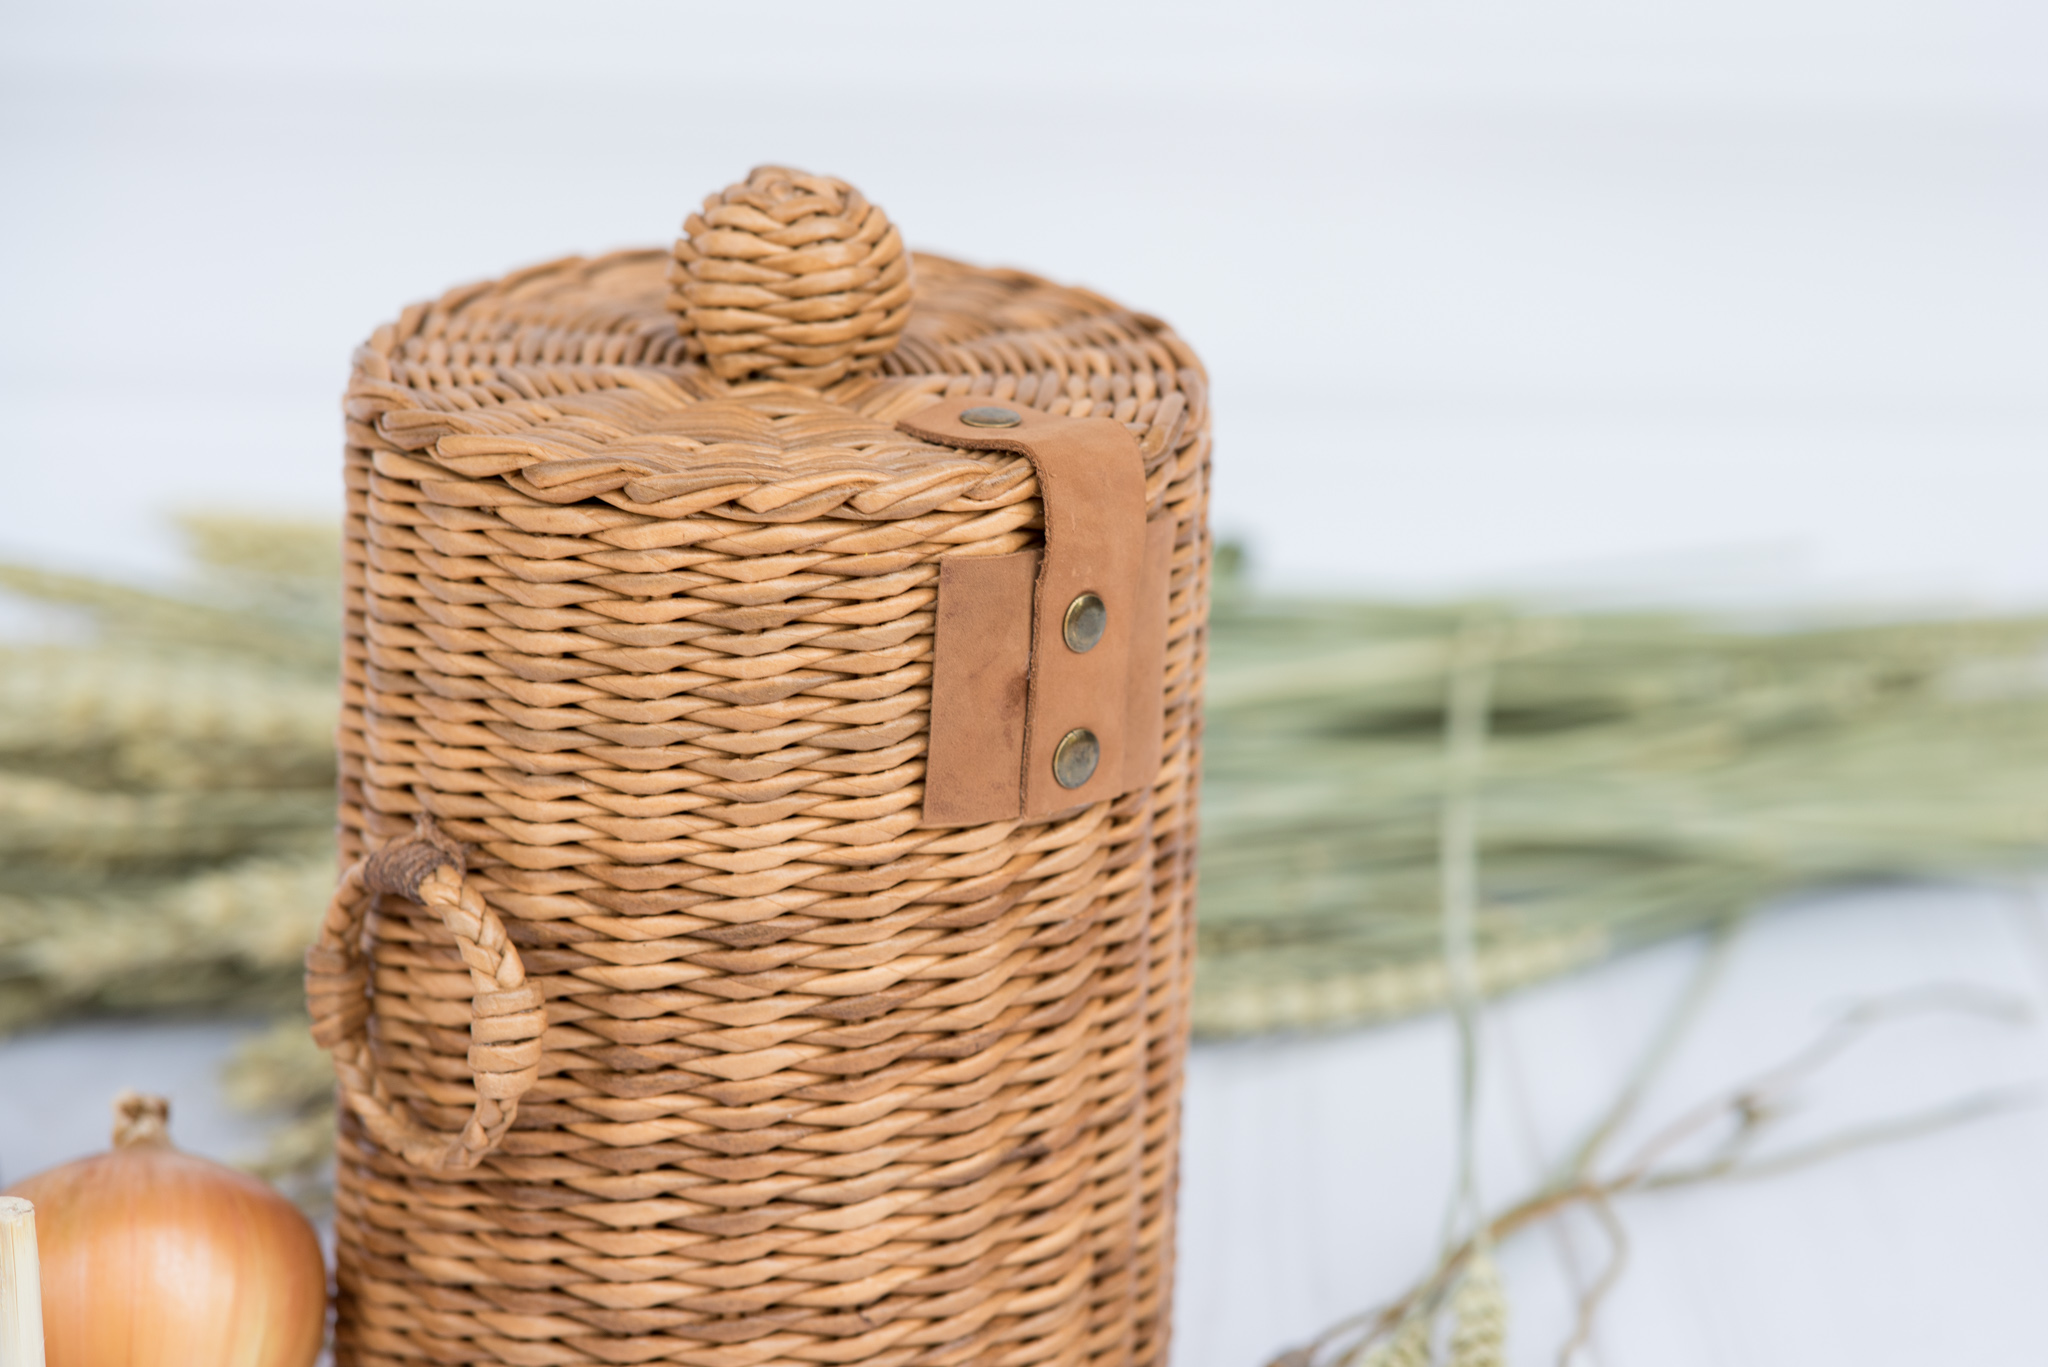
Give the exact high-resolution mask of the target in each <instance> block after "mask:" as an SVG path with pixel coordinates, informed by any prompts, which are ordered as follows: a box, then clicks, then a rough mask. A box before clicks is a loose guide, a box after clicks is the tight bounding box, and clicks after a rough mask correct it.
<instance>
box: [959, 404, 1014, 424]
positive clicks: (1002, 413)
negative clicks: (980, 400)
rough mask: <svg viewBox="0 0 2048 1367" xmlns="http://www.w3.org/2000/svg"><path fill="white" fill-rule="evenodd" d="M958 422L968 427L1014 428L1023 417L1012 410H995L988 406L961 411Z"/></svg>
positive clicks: (991, 405)
mask: <svg viewBox="0 0 2048 1367" xmlns="http://www.w3.org/2000/svg"><path fill="white" fill-rule="evenodd" d="M960 421H962V422H964V423H966V424H967V425H968V426H969V427H1015V426H1016V425H1017V424H1018V423H1020V422H1023V421H1024V416H1023V414H1021V413H1019V412H1018V411H1017V410H1016V409H1014V408H997V407H995V406H994V405H993V404H990V405H985V406H983V407H980V408H964V409H962V410H961V411H960Z"/></svg>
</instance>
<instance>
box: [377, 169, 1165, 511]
mask: <svg viewBox="0 0 2048 1367" xmlns="http://www.w3.org/2000/svg"><path fill="white" fill-rule="evenodd" d="M956 394H986V395H989V396H991V397H993V398H998V399H1002V400H1007V401H1012V402H1016V403H1022V404H1026V405H1030V406H1032V407H1035V408H1039V409H1042V410H1045V411H1047V412H1050V413H1054V414H1060V415H1066V416H1074V417H1085V416H1097V417H1112V418H1115V419H1116V420H1118V421H1120V422H1123V423H1125V424H1126V425H1127V426H1129V427H1130V428H1131V430H1132V431H1133V432H1134V433H1135V434H1136V435H1137V437H1138V439H1139V444H1140V448H1141V450H1142V451H1143V453H1144V457H1145V462H1146V471H1147V476H1148V478H1147V486H1148V495H1149V498H1150V500H1151V501H1154V502H1156V500H1157V499H1158V498H1159V497H1161V496H1162V494H1163V493H1164V491H1165V489H1166V487H1167V484H1168V481H1167V479H1166V478H1165V477H1164V473H1165V472H1164V467H1165V466H1166V465H1168V464H1169V463H1170V457H1172V456H1173V454H1174V453H1175V452H1176V451H1180V450H1183V449H1185V448H1186V447H1188V446H1189V445H1190V444H1191V443H1193V442H1194V441H1195V439H1196V437H1197V434H1199V433H1200V432H1202V431H1203V429H1204V427H1205V422H1204V417H1205V414H1204V408H1205V394H1206V384H1205V381H1204V377H1203V372H1202V368H1201V364H1200V362H1199V361H1197V360H1196V358H1195V355H1194V353H1193V352H1192V351H1191V350H1190V349H1189V348H1188V347H1187V345H1186V344H1185V343H1183V342H1182V341H1181V340H1180V338H1179V337H1177V336H1175V335H1174V333H1173V332H1172V330H1171V329H1169V328H1168V327H1167V326H1166V325H1165V324H1164V323H1162V322H1160V321H1159V320H1158V319H1156V318H1152V317H1149V316H1146V315H1144V314H1141V313H1136V312H1133V311H1131V310H1129V309H1126V308H1123V307H1121V306H1120V305H1117V304H1115V303H1113V302H1111V301H1110V300H1108V299H1105V298H1103V297H1102V296H1100V295H1097V294H1094V293H1092V292H1090V291H1088V290H1084V289H1077V288H1073V287H1068V286H1060V285H1054V284H1051V283H1049V282H1047V281H1045V280H1042V279H1040V278H1038V277H1036V276H1033V275H1028V274H1025V273H1024V272H1021V271H1014V270H983V269H977V268H974V267H971V266H966V265H962V264H961V263H959V262H956V261H950V260H947V259H945V258H942V257H937V256H930V255H924V254H916V253H909V252H906V251H905V249H904V247H903V245H902V241H901V238H900V236H899V234H898V233H897V231H896V229H895V228H894V227H893V226H892V225H891V224H890V223H889V221H888V218H887V216H886V215H885V214H883V212H882V211H881V209H880V208H879V207H878V206H876V205H874V204H872V203H870V202H868V201H867V200H866V199H865V198H864V197H863V196H862V195H861V194H860V193H859V192H858V191H857V190H855V189H853V187H851V186H849V185H847V184H846V183H845V182H844V181H840V180H835V179H831V178H828V177H821V176H811V175H805V174H803V173H800V172H796V171H791V170H787V169H784V168H779V167H762V168H759V169H757V170H756V171H754V172H753V174H752V175H750V176H749V177H748V178H747V179H746V180H745V181H743V182H740V183H738V184H736V185H733V186H731V187H729V188H727V189H726V190H724V191H721V192H720V193H718V194H715V195H712V196H711V197H710V198H708V199H707V200H705V202H704V207H703V208H702V210H700V211H699V212H697V213H694V214H692V215H690V217H689V218H688V220H687V221H686V223H685V225H684V235H683V237H682V238H681V239H680V240H679V241H678V242H677V243H676V245H675V247H674V249H673V251H627V252H620V253H615V254H612V255H608V256H602V257H597V258H591V259H585V258H573V257H572V258H568V259H564V260H560V261H555V262H551V263H548V264H545V265H541V266H535V267H532V268H530V269H527V270H524V271H520V272H518V273H516V274H513V275H509V276H507V277H505V278H503V279H501V280H496V281H491V282H488V283H485V284H480V285H473V286H468V287H464V288H460V289H456V290H453V291H450V292H449V293H448V294H446V295H444V296H442V297H441V298H440V299H438V300H435V301H434V302H432V303H429V304H420V305H415V306H413V307H412V308H409V309H407V310H406V311H405V313H404V314H403V315H402V316H401V317H400V318H399V320H398V321H397V322H396V323H393V324H390V325H387V326H385V327H383V328H380V329H378V331H377V332H376V334H375V335H374V336H373V337H372V338H371V339H370V341H369V342H368V343H366V344H365V345H364V346H363V347H362V348H361V349H359V351H358V352H357V355H356V364H355V375H354V377H353V380H352V383H351V385H350V388H349V392H348V398H347V413H348V416H349V419H350V420H351V421H352V422H356V423H363V424H367V425H371V426H374V428H375V429H376V431H377V433H378V434H379V435H380V436H381V437H382V438H383V441H384V442H386V443H389V444H391V445H395V446H397V447H399V448H401V449H403V450H407V451H413V452H419V453H422V454H424V455H426V456H428V457H429V458H431V459H432V460H433V461H435V462H437V463H438V464H439V465H440V466H442V467H443V468H445V469H446V470H448V471H449V472H450V473H451V474H453V475H456V476H460V477H463V478H466V479H471V480H475V479H485V480H490V479H496V480H500V481H502V482H503V483H504V484H505V485H507V486H510V487H511V488H512V489H514V490H516V491H517V492H518V493H519V494H521V495H524V496H526V497H527V498H530V499H533V500H536V501H538V502H540V503H548V504H587V505H588V506H591V507H597V506H600V505H609V509H610V510H611V511H610V512H609V513H608V514H606V515H605V520H606V521H607V522H608V523H611V522H612V521H613V519H616V523H615V526H616V529H617V534H619V535H622V536H625V537H627V538H630V537H631V531H630V529H631V528H632V527H633V526H635V525H645V524H648V523H651V522H657V521H658V522H667V523H673V522H674V520H675V519H679V518H686V517H692V515H698V514H701V515H704V516H705V517H708V518H711V519H715V520H725V519H730V520H731V521H734V522H740V523H812V524H816V523H819V522H820V521H821V520H822V521H824V522H828V523H841V524H845V523H849V522H851V523H860V522H877V521H896V520H901V519H906V518H915V517H919V516H921V515H923V514H925V513H927V512H931V511H933V510H936V509H941V508H946V509H950V510H953V511H964V510H969V509H973V508H977V507H988V506H992V505H998V504H1010V503H1014V502H1016V501H1018V500H1020V499H1023V498H1029V497H1032V496H1034V495H1035V493H1036V486H1035V481H1034V477H1033V475H1032V472H1031V468H1030V466H1029V464H1028V462H1026V461H1025V460H1024V459H1023V458H1021V457H1018V456H1014V455H1005V454H1000V453H990V452H970V451H960V450H953V449H950V448H945V447H940V446H935V445H931V444H929V443H925V442H921V441H918V440H916V439H913V438H910V437H907V436H905V435H904V434H902V433H901V432H899V431H898V430H897V429H896V427H895V423H896V421H897V420H898V419H899V418H902V417H904V416H906V415H908V414H910V413H914V412H916V411H917V410H918V409H919V408H922V407H925V406H927V405H928V404H930V403H931V402H932V401H933V400H934V399H936V398H939V397H942V396H947V395H956ZM522 501H523V500H522ZM693 520H694V521H702V519H701V518H693ZM538 529H539V528H537V530H538ZM584 529H587V520H586V522H585V527H584ZM648 534H649V535H650V536H655V537H658V536H659V535H660V533H658V532H655V531H653V530H652V529H650V531H649V533H648ZM621 544H624V543H623V542H622V543H621ZM647 544H650V545H653V544H676V543H675V542H673V541H667V542H664V541H660V540H650V541H648V542H647Z"/></svg>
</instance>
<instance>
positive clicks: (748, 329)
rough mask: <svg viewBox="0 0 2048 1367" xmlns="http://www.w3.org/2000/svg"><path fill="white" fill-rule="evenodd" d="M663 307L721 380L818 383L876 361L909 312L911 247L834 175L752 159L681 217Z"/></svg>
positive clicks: (820, 386)
mask: <svg viewBox="0 0 2048 1367" xmlns="http://www.w3.org/2000/svg"><path fill="white" fill-rule="evenodd" d="M675 257H676V259H675V264H674V266H672V267H671V268H670V270H669V285H670V290H669V298H668V304H669V308H670V309H671V310H673V311H674V312H675V313H676V315H677V319H678V322H679V324H680V326H681V327H682V329H683V331H684V332H685V333H686V334H687V335H688V336H689V339H690V349H691V352H692V354H693V355H694V356H697V357H699V358H701V359H702V360H703V362H704V364H705V365H706V366H708V367H709V368H710V370H711V373H712V374H714V375H716V376H718V377H719V378H720V379H722V380H749V379H757V378H758V379H768V380H781V381H785V382H787V383H791V384H801V385H806V386H809V387H810V388H812V389H823V388H825V387H826V386H828V385H831V384H834V383H837V382H838V381H839V380H842V379H844V378H846V377H847V376H849V375H859V374H863V373H865V372H868V371H872V370H874V369H875V368H876V367H877V366H879V365H880V364H881V361H882V357H883V356H885V355H887V354H888V352H889V351H890V349H891V348H893V347H894V346H895V345H896V338H897V336H898V335H899V334H900V333H901V332H902V331H903V325H904V323H905V322H907V321H908V320H909V318H910V289H911V285H910V255H909V253H907V252H905V251H904V250H903V238H902V236H901V235H900V234H899V233H898V232H897V231H896V226H895V225H894V224H893V223H891V222H890V221H889V216H888V215H887V214H885V213H883V212H882V209H881V206H880V205H877V204H871V203H869V202H868V200H867V199H866V198H865V197H864V196H863V195H862V194H861V192H860V191H858V190H856V189H854V188H853V187H852V186H851V185H848V184H847V183H846V182H845V181H843V180H839V179H836V178H835V177H832V176H813V175H807V174H805V173H804V172H802V171H792V170H790V169H789V168H788V167H786V166H757V167H755V168H754V170H753V173H752V174H750V175H749V176H748V177H747V178H746V179H745V180H743V181H740V182H739V183H738V184H735V185H729V186H727V187H726V188H725V189H723V190H720V191H719V192H718V193H717V194H715V195H712V196H711V197H710V198H708V199H706V200H705V201H704V207H703V208H702V209H701V210H699V211H698V212H696V213H693V214H691V215H690V216H689V218H688V219H686V220H685V221H684V223H683V235H682V237H680V238H678V239H677V240H676V250H675Z"/></svg>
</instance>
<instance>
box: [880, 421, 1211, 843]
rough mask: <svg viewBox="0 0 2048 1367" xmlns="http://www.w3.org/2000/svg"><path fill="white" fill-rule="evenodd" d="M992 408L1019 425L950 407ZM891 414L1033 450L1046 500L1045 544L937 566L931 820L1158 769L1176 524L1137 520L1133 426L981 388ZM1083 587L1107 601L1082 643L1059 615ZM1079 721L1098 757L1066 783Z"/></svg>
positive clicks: (1120, 787) (947, 437) (996, 811)
mask: <svg viewBox="0 0 2048 1367" xmlns="http://www.w3.org/2000/svg"><path fill="white" fill-rule="evenodd" d="M990 407H994V408H1003V409H1008V410H1009V411H1011V412H1013V413H1015V414H1017V415H1018V418H1019V421H1018V423H1017V424H1016V425H1014V426H1009V427H982V426H975V425H971V424H968V423H965V422H962V421H961V420H960V414H961V413H962V412H964V411H965V410H968V409H973V408H990ZM897 425H898V426H899V427H900V428H901V429H902V430H903V431H905V432H908V433H910V434H911V435H913V436H916V437H920V438H923V439H924V440H926V441H934V442H939V443H942V444H944V445H947V446H954V447H962V448H966V449H970V450H994V451H1015V452H1017V453H1019V454H1021V455H1023V456H1025V457H1027V458H1028V459H1029V460H1030V461H1031V464H1032V466H1033V468H1034V469H1035V470H1036V472H1037V474H1038V487H1039V496H1040V500H1041V502H1042V503H1043V505H1044V509H1045V548H1044V550H1043V551H1042V552H1041V551H1024V552H1019V553H1017V554H1015V555H1007V556H995V557H983V558H970V559H961V558H955V559H949V560H947V561H945V562H944V563H943V565H942V567H941V569H940V573H939V605H938V616H937V624H936V627H935V635H936V642H935V647H934V650H935V661H934V665H933V670H932V721H931V750H930V753H929V755H928V756H927V760H926V772H925V810H924V821H925V824H926V825H933V826H953V825H971V824H979V823H981V822H987V821H1005V820H1016V819H1018V818H1020V817H1021V818H1023V819H1026V820H1036V819H1039V818H1042V817H1046V816H1050V815H1052V814H1054V813H1056V812H1060V811H1064V810H1067V809H1069V808H1072V807H1077V806H1082V805H1085V804H1087V803H1091V802H1100V801H1103V800H1105V799H1108V798H1113V797H1117V796H1120V795H1121V794H1123V793H1126V792H1129V791H1130V790H1131V789H1133V788H1135V787H1139V786H1142V785H1144V784H1147V783H1150V782H1152V781H1153V780H1154V778H1155V777H1156V776H1157V773H1158V768H1159V750H1160V733H1161V729H1162V726H1163V719H1164V697H1163V691H1162V690H1163V686H1164V673H1165V648H1166V640H1165V635H1166V589H1167V570H1168V566H1169V564H1170V560H1171V555H1172V533H1171V524H1170V523H1169V522H1167V521H1166V520H1165V519H1160V520H1159V521H1158V522H1157V523H1156V524H1152V525H1148V524H1147V523H1146V521H1145V473H1144V459H1143V456H1142V455H1141V454H1140V453H1139V450H1138V443H1137V439H1136V438H1134V437H1133V436H1132V435H1131V434H1130V432H1129V431H1128V430H1127V429H1126V428H1125V427H1124V426H1123V425H1122V424H1121V423H1118V422H1114V421H1112V420H1110V419H1108V418H1063V417H1054V416H1053V415H1051V414H1049V413H1042V412H1039V411H1038V410H1036V409H1032V408H1026V407H1023V406H1021V405H1019V404H1017V403H1014V402H1009V401H996V400H990V399H987V398H975V397H956V398H950V399H943V400H941V401H939V402H938V403H936V404H933V405H932V406H931V407H930V408H927V409H924V410H922V411H920V412H918V413H916V414H914V415H912V416H911V417H909V418H906V419H904V420H903V421H902V422H900V423H898V424H897ZM1086 593H1093V594H1094V595H1096V596H1097V597H1099V598H1100V599H1101V600H1102V602H1103V606H1104V608H1105V610H1106V621H1107V625H1106V628H1105V630H1104V631H1103V633H1102V637H1101V639H1100V640H1099V641H1098V642H1097V643H1096V644H1095V645H1094V646H1093V647H1092V648H1091V649H1088V650H1086V651H1078V650H1074V649H1072V648H1070V647H1069V646H1068V644H1067V642H1066V638H1065V630H1064V627H1065V622H1066V618H1067V613H1068V610H1069V608H1070V606H1071V605H1072V604H1073V603H1074V602H1075V600H1076V599H1077V598H1079V597H1080V596H1081V595H1083V594H1086ZM1075 730H1086V731H1088V732H1091V733H1092V734H1093V735H1094V737H1095V741H1096V745H1097V747H1098V753H1099V757H1098V759H1097V762H1096V765H1095V769H1094V772H1093V773H1092V774H1091V775H1090V776H1089V777H1088V779H1087V780H1086V781H1085V782H1083V783H1080V784H1078V785H1076V786H1074V787H1071V788H1069V787H1066V786H1064V785H1063V784H1061V783H1060V781H1059V780H1058V778H1057V777H1056V776H1055V773H1054V764H1053V760H1054V756H1055V754H1056V753H1057V752H1058V749H1059V746H1060V743H1061V740H1062V738H1064V737H1066V736H1067V735H1068V734H1069V733H1070V732H1073V731H1075Z"/></svg>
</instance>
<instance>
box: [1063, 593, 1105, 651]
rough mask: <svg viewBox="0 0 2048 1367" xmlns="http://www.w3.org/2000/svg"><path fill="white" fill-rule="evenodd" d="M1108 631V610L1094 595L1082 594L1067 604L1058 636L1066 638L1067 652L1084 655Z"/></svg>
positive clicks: (1093, 647)
mask: <svg viewBox="0 0 2048 1367" xmlns="http://www.w3.org/2000/svg"><path fill="white" fill-rule="evenodd" d="M1108 629H1109V609H1108V608H1107V607H1105V606H1104V605H1103V602H1102V599H1100V598H1098V597H1097V596H1096V595H1094V594H1092V593H1084V594H1082V595H1081V596H1080V597H1079V598H1076V599H1075V600H1074V601H1073V602H1071V603H1069V604H1067V618H1066V621H1064V622H1063V623H1061V624H1060V635H1062V636H1064V637H1065V638H1066V641H1067V649H1068V650H1071V651H1073V652H1074V653H1075V654H1076V655H1086V654H1087V653H1088V652H1089V651H1091V650H1093V649H1095V646H1096V643H1097V642H1098V641H1100V640H1101V639H1102V633H1103V632H1105V631H1107V630H1108Z"/></svg>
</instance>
